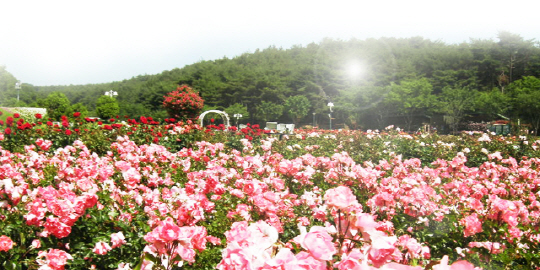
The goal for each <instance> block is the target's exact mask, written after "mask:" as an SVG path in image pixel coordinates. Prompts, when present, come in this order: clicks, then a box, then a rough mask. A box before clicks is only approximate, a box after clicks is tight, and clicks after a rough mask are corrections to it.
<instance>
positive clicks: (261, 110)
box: [255, 101, 283, 122]
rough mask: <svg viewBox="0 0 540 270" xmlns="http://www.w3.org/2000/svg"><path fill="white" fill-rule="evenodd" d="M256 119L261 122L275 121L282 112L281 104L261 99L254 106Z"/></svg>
mask: <svg viewBox="0 0 540 270" xmlns="http://www.w3.org/2000/svg"><path fill="white" fill-rule="evenodd" d="M255 111H256V117H255V118H256V119H258V120H260V121H262V122H268V121H277V120H278V119H279V117H281V115H282V114H283V105H280V104H276V103H272V102H268V101H262V102H261V104H259V105H257V107H256V110H255Z"/></svg>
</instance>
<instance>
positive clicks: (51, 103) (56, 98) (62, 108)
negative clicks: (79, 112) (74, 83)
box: [45, 92, 71, 121]
mask: <svg viewBox="0 0 540 270" xmlns="http://www.w3.org/2000/svg"><path fill="white" fill-rule="evenodd" d="M45 108H46V109H47V116H48V117H49V118H52V119H53V120H57V121H60V119H61V118H62V115H65V116H68V115H69V114H70V113H71V103H70V101H69V99H68V98H67V97H66V95H64V94H63V93H60V92H52V93H50V94H49V95H48V96H47V98H46V99H45Z"/></svg>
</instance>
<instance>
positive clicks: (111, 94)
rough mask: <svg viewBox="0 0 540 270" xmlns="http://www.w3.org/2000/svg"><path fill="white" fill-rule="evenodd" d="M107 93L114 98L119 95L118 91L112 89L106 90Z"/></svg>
mask: <svg viewBox="0 0 540 270" xmlns="http://www.w3.org/2000/svg"><path fill="white" fill-rule="evenodd" d="M105 95H106V96H109V97H111V98H113V97H115V96H118V92H116V91H113V90H110V91H107V92H105Z"/></svg>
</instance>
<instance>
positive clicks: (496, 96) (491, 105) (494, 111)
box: [477, 88, 512, 118]
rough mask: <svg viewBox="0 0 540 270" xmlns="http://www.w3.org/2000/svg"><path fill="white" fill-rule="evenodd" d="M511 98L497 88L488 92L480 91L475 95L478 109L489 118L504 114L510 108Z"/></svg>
mask: <svg viewBox="0 0 540 270" xmlns="http://www.w3.org/2000/svg"><path fill="white" fill-rule="evenodd" d="M511 106H512V104H511V99H510V96H509V95H508V94H503V93H502V92H501V91H500V90H499V89H498V88H493V90H491V91H488V92H480V93H479V94H478V97H477V107H478V109H479V110H480V111H482V112H483V113H485V114H487V115H488V116H490V117H491V118H499V117H501V115H503V116H504V115H506V114H507V113H508V112H509V111H510V109H511Z"/></svg>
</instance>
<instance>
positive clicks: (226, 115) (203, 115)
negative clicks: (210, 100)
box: [199, 110, 230, 128]
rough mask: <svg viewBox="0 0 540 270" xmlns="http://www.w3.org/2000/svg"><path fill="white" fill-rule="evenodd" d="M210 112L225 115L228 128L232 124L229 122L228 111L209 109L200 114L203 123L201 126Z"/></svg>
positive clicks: (200, 121) (200, 120)
mask: <svg viewBox="0 0 540 270" xmlns="http://www.w3.org/2000/svg"><path fill="white" fill-rule="evenodd" d="M208 113H217V114H219V115H221V116H223V117H224V118H225V121H224V122H225V127H226V128H228V127H229V126H230V124H229V115H228V114H227V113H226V112H224V111H220V110H209V111H206V112H203V113H202V114H201V115H200V116H199V123H200V124H201V127H202V126H203V119H204V117H205V116H206V115H207V114H208Z"/></svg>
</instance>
